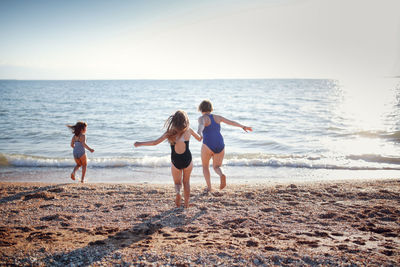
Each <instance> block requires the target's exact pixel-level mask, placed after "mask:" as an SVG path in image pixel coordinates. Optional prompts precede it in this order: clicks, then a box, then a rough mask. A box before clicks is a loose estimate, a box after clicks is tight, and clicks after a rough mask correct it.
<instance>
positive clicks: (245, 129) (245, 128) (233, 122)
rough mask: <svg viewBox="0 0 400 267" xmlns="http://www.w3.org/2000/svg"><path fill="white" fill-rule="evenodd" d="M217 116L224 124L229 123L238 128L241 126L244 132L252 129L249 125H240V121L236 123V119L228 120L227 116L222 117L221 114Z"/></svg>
mask: <svg viewBox="0 0 400 267" xmlns="http://www.w3.org/2000/svg"><path fill="white" fill-rule="evenodd" d="M219 117H220V118H221V121H222V122H225V123H226V124H229V125H232V126H236V127H240V128H242V129H243V131H245V132H248V131H250V132H251V131H253V129H252V128H251V127H248V126H244V125H242V124H240V123H238V122H236V121H231V120H228V119H227V118H224V117H222V116H219Z"/></svg>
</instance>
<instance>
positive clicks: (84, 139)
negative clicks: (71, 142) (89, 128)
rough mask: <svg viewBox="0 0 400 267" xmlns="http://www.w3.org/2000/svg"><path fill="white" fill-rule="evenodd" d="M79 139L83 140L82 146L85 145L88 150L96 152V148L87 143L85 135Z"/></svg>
mask: <svg viewBox="0 0 400 267" xmlns="http://www.w3.org/2000/svg"><path fill="white" fill-rule="evenodd" d="M79 141H80V142H81V144H82V146H83V147H84V148H86V149H87V150H89V151H90V152H92V153H93V152H94V149H92V148H90V147H89V146H88V145H87V144H86V136H85V135H83V136H81V138H80V140H79Z"/></svg>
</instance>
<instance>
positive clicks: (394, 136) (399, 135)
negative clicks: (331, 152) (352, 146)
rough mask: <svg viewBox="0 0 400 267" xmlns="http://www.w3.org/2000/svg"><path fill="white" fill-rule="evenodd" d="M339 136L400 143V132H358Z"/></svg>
mask: <svg viewBox="0 0 400 267" xmlns="http://www.w3.org/2000/svg"><path fill="white" fill-rule="evenodd" d="M339 136H346V137H347V136H357V137H365V138H372V139H373V138H379V139H385V140H389V141H399V140H400V131H394V132H385V131H358V132H351V133H347V134H341V135H339Z"/></svg>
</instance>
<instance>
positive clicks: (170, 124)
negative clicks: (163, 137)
mask: <svg viewBox="0 0 400 267" xmlns="http://www.w3.org/2000/svg"><path fill="white" fill-rule="evenodd" d="M164 127H166V128H167V131H166V133H167V138H168V141H169V142H170V143H171V144H173V143H175V141H176V138H177V137H179V136H181V135H182V134H183V133H184V132H185V131H186V130H187V129H188V128H189V118H188V116H187V114H186V112H185V111H183V110H178V111H177V112H175V114H174V115H171V116H169V118H168V119H167V121H166V122H165V125H164Z"/></svg>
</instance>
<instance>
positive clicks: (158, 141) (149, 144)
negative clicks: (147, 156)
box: [134, 133, 167, 147]
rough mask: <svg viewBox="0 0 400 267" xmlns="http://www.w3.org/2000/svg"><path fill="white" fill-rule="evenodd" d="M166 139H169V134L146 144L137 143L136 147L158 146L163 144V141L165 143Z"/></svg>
mask: <svg viewBox="0 0 400 267" xmlns="http://www.w3.org/2000/svg"><path fill="white" fill-rule="evenodd" d="M165 139H167V133H164V134H163V135H161V136H160V137H159V138H157V139H156V140H152V141H145V142H135V144H134V146H135V147H139V146H156V145H158V144H159V143H161V142H162V141H164V140H165Z"/></svg>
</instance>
